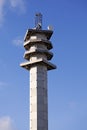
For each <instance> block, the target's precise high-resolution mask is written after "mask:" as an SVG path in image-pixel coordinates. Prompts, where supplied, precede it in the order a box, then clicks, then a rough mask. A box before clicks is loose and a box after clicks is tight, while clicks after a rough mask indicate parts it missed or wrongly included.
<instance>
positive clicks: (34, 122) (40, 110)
mask: <svg viewBox="0 0 87 130" xmlns="http://www.w3.org/2000/svg"><path fill="white" fill-rule="evenodd" d="M47 101H48V96H47V67H46V66H43V65H38V66H34V67H31V69H30V130H48V103H47Z"/></svg>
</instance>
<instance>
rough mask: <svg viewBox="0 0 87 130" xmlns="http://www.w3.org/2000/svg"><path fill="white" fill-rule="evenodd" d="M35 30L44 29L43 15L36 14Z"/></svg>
mask: <svg viewBox="0 0 87 130" xmlns="http://www.w3.org/2000/svg"><path fill="white" fill-rule="evenodd" d="M35 28H36V29H37V30H41V29H42V14H41V13H36V15H35Z"/></svg>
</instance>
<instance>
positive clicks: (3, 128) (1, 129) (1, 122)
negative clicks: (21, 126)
mask: <svg viewBox="0 0 87 130" xmlns="http://www.w3.org/2000/svg"><path fill="white" fill-rule="evenodd" d="M0 130H15V128H14V122H13V120H12V119H11V118H10V117H9V116H6V117H1V118H0Z"/></svg>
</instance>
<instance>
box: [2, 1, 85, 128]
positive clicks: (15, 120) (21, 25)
mask: <svg viewBox="0 0 87 130" xmlns="http://www.w3.org/2000/svg"><path fill="white" fill-rule="evenodd" d="M37 12H41V13H42V15H43V29H47V26H48V25H52V26H53V30H54V33H53V35H52V37H51V41H52V44H53V49H52V50H50V51H52V52H53V53H54V57H53V59H52V60H51V61H50V62H52V63H54V64H55V65H56V66H57V69H56V70H52V71H49V72H48V101H49V104H48V109H49V112H48V114H49V118H48V119H49V130H86V129H87V1H86V0H50V1H49V0H41V1H40V0H37V1H36V0H0V130H29V72H28V71H26V70H25V69H23V68H21V67H20V63H22V62H23V61H24V59H23V55H24V52H25V50H24V48H23V39H24V36H25V33H26V31H27V29H29V28H33V27H34V26H35V13H37Z"/></svg>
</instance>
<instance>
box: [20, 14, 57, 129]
mask: <svg viewBox="0 0 87 130" xmlns="http://www.w3.org/2000/svg"><path fill="white" fill-rule="evenodd" d="M52 34H53V31H52V30H42V15H41V14H40V13H38V14H36V18H35V28H33V29H28V30H27V32H26V35H25V38H24V48H25V50H26V51H25V53H24V58H25V59H26V60H27V61H26V62H24V63H21V64H20V66H21V67H23V68H25V69H27V70H29V71H30V130H48V88H47V71H48V70H52V69H56V66H55V65H54V64H52V63H50V62H49V60H51V58H52V57H53V53H52V52H50V51H49V50H50V49H52V48H53V46H52V43H51V42H50V41H49V40H50V38H51V35H52Z"/></svg>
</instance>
